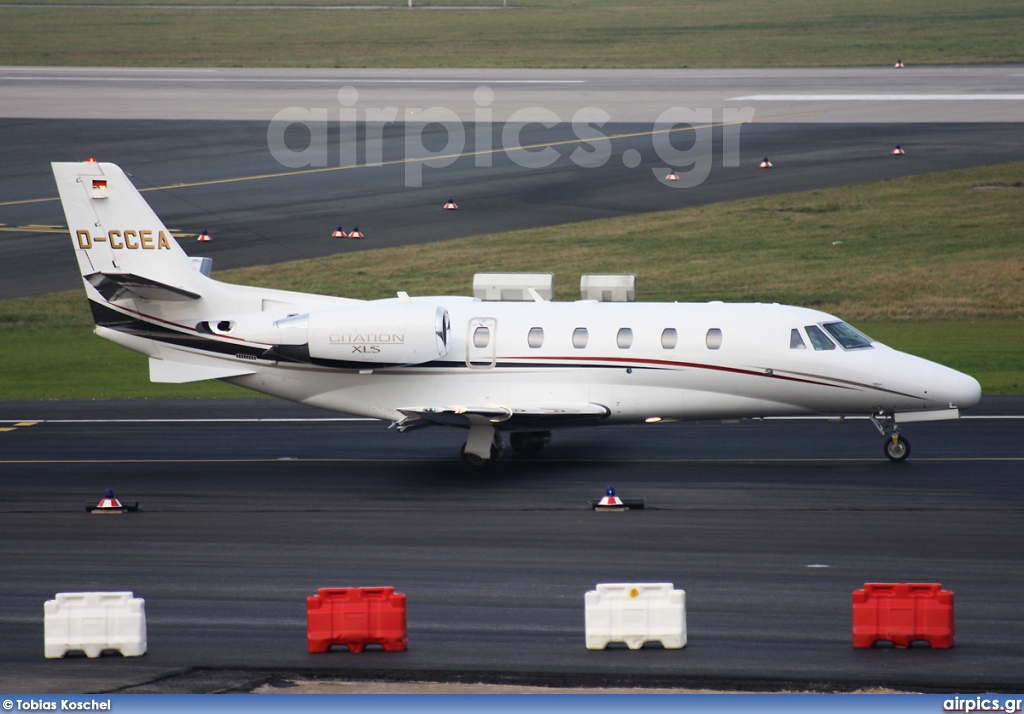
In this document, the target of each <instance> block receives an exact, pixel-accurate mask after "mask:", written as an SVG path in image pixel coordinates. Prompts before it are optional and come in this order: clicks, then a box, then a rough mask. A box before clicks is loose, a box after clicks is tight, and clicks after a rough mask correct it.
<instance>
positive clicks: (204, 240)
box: [197, 228, 213, 243]
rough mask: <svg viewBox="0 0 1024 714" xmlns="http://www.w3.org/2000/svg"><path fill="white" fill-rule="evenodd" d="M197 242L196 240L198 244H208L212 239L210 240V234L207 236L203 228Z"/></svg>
mask: <svg viewBox="0 0 1024 714" xmlns="http://www.w3.org/2000/svg"><path fill="white" fill-rule="evenodd" d="M197 240H198V241H199V242H200V243H209V242H210V241H212V240H213V238H211V237H210V234H209V233H207V232H206V229H205V228H204V229H203V232H202V233H200V234H199V238H198V239H197Z"/></svg>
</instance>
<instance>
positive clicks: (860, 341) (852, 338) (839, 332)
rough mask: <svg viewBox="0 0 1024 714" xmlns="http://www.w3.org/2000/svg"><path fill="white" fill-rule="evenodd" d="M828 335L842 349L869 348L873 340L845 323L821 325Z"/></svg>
mask: <svg viewBox="0 0 1024 714" xmlns="http://www.w3.org/2000/svg"><path fill="white" fill-rule="evenodd" d="M822 327H824V328H825V329H826V330H828V333H829V334H830V335H832V336H833V337H834V338H836V342H838V343H839V344H841V345H842V346H843V349H847V350H858V349H861V348H863V347H870V346H871V343H872V342H873V340H872V339H871V338H870V337H868V336H867V335H865V334H864V333H863V332H861V331H860V330H858V329H857V328H856V327H851V326H850V325H847V324H846V323H845V322H828V323H825V324H824V325H822Z"/></svg>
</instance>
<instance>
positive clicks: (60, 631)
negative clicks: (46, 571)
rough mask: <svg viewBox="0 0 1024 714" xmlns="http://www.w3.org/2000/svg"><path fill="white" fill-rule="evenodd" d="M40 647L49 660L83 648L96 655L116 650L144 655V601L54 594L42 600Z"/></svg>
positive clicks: (108, 595)
mask: <svg viewBox="0 0 1024 714" xmlns="http://www.w3.org/2000/svg"><path fill="white" fill-rule="evenodd" d="M43 613H44V617H43V646H44V648H45V651H46V657H47V658H48V659H55V658H58V657H63V656H64V655H65V654H67V653H68V652H71V651H74V650H82V651H83V652H85V654H86V656H88V657H99V656H100V654H101V653H102V652H103V650H118V651H120V652H121V654H122V655H124V656H125V657H138V656H140V655H144V654H146V601H145V600H143V599H142V598H137V597H132V593H130V592H120V593H57V596H56V598H55V599H53V600H47V601H46V602H45V603H43Z"/></svg>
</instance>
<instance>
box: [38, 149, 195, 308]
mask: <svg viewBox="0 0 1024 714" xmlns="http://www.w3.org/2000/svg"><path fill="white" fill-rule="evenodd" d="M52 167H53V175H54V179H55V180H56V182H57V190H58V191H59V192H60V200H61V204H62V205H63V207H64V215H65V217H66V218H67V221H68V229H69V230H70V232H71V240H72V243H73V245H74V248H75V255H76V257H77V258H78V267H79V270H80V271H81V273H82V278H83V280H84V281H85V282H86V284H87V285H88V286H90V287H91V288H93V289H95V290H96V292H98V293H99V294H100V296H102V297H103V299H104V300H107V301H112V300H114V299H116V297H117V296H118V295H121V294H123V292H124V291H127V292H129V293H132V294H134V295H136V296H139V297H142V298H144V299H147V300H194V299H197V298H199V297H200V296H201V295H202V291H203V286H204V284H205V283H206V281H207V280H208V279H207V278H206V276H204V275H203V274H202V273H200V272H199V270H197V269H196V267H195V266H194V264H193V263H192V261H191V260H190V259H189V257H188V256H187V255H186V254H185V251H184V250H182V248H181V246H180V245H178V243H177V241H176V240H175V239H174V237H173V236H172V235H171V232H170V231H169V230H167V227H166V226H164V224H163V222H161V220H160V219H159V218H158V217H157V215H156V213H154V212H153V209H152V208H150V207H149V204H148V203H146V201H145V199H143V197H142V195H141V194H140V193H139V191H138V190H137V189H136V188H135V186H134V185H133V184H132V182H131V180H130V179H129V178H128V176H126V175H125V173H124V171H122V170H121V169H120V168H119V167H118V166H116V165H115V164H109V163H96V162H92V161H89V162H82V163H53V164H52ZM88 290H89V288H87V291H88Z"/></svg>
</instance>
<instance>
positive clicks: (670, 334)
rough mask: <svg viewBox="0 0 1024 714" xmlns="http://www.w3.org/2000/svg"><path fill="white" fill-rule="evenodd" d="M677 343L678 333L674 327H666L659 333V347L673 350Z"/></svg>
mask: <svg viewBox="0 0 1024 714" xmlns="http://www.w3.org/2000/svg"><path fill="white" fill-rule="evenodd" d="M678 343H679V333H677V332H676V328H674V327H666V328H665V329H664V330H662V331H661V346H662V348H663V349H666V350H674V349H675V348H676V345H677V344H678Z"/></svg>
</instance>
